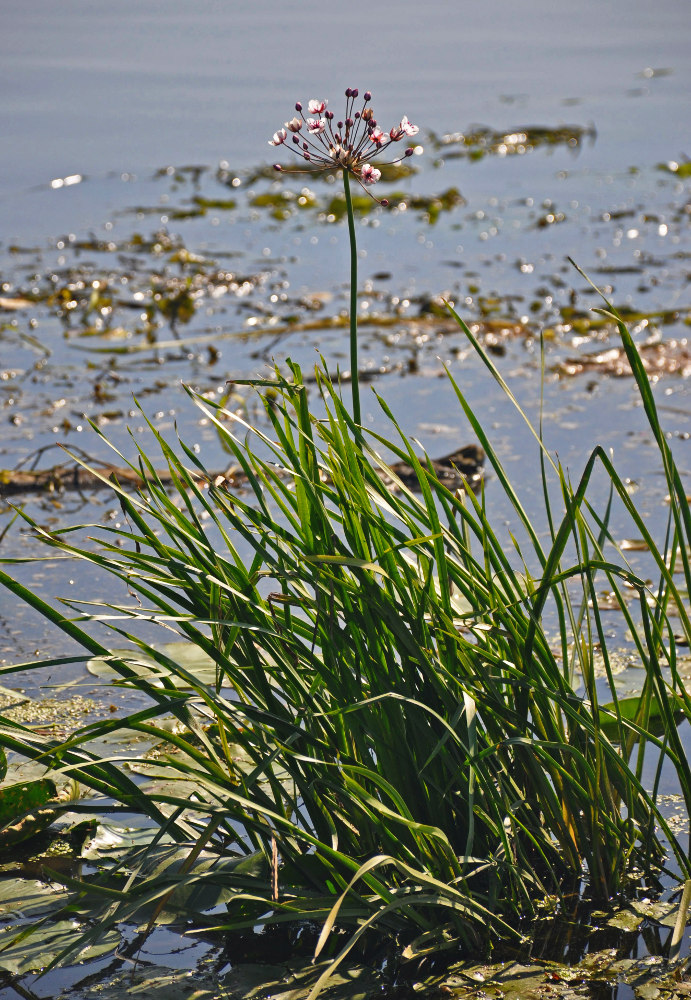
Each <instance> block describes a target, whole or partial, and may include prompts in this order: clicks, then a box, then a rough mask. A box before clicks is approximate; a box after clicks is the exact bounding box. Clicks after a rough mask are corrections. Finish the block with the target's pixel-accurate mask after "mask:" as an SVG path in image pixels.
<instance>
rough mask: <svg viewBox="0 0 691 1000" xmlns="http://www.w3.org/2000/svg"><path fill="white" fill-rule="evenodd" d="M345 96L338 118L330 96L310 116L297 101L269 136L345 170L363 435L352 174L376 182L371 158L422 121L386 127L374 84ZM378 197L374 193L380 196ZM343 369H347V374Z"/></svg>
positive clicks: (354, 357)
mask: <svg viewBox="0 0 691 1000" xmlns="http://www.w3.org/2000/svg"><path fill="white" fill-rule="evenodd" d="M345 96H346V105H345V115H344V116H343V120H342V121H334V119H335V115H334V113H333V111H327V104H328V101H321V100H312V101H310V102H309V103H308V105H307V115H308V117H305V115H304V113H303V108H302V104H300V102H299V101H298V103H297V104H296V105H295V110H296V112H297V115H295V116H294V117H293V118H291V120H290V121H289V122H286V123H285V125H284V126H283V128H280V129H279V130H278V132H274V135H273V138H272V139H269V145H270V146H285V147H286V148H287V149H290V150H291V151H292V152H293V153H295V155H296V156H299V157H300V159H301V160H303V161H306V162H307V163H308V164H309V166H308V167H306V168H305V169H306V170H308V171H315V172H316V171H319V170H333V169H334V168H336V169H340V170H341V171H342V174H343V191H344V194H345V203H346V215H347V217H348V234H349V237H350V383H351V387H352V390H353V420H354V422H355V424H356V426H357V428H358V430H357V434H358V441H359V440H360V426H361V417H360V382H359V368H358V336H357V243H356V238H355V217H354V214H353V201H352V198H351V195H350V177H351V176H353V177H354V178H355V180H356V181H357V182H358V184H360V185H362V186H363V187H364V188H365V189H366V188H368V187H370V186H371V185H372V184H376V183H377V181H378V180H379V179H380V178H381V170H379V169H378V167H375V166H373V165H372V163H371V160H372V159H374V157H375V156H378V155H379V154H380V153H382V152H383V151H384V150H385V149H388V147H389V146H391V145H392V144H393V143H397V142H400V141H401V140H402V139H404V138H412V137H413V136H414V135H417V134H418V132H419V131H420V130H419V128H418V127H417V125H413V124H412V123H411V122H409V121H408V119H407V118H405V117H403V118H401V121H400V123H399V124H398V125H394V126H393V128H391V129H390V130H389V131H388V132H384V131H383V129H382V128H381V126H380V125H379V124H378V122H377V119H376V118H375V117H374V111H373V110H372V106H371V104H370V101H371V100H372V95H371V93H370V92H369V90H366V91H365V93H364V95H363V98H362V104H360V102H359V101H358V90H357V87H355V88H352V87H348V89H347V90H346V92H345ZM356 107H357V110H356ZM412 153H413V147H412V146H410V147H408V148H407V149H406V150H405V152H404V153H403V155H402V156H399V157H398V158H397V159H395V160H392V161H389V162H391V163H400V162H401V161H402V160H403V159H405V157H406V156H411V155H412ZM274 168H275V169H276V170H282V169H283V167H282V166H281V164H280V163H276V164H274ZM368 193H369V192H368ZM377 200H378V199H376V198H375V201H377ZM379 204H380V205H388V202H387V200H386V199H385V198H382V199H381V200H380V201H379ZM344 375H345V373H342V377H343V376H344Z"/></svg>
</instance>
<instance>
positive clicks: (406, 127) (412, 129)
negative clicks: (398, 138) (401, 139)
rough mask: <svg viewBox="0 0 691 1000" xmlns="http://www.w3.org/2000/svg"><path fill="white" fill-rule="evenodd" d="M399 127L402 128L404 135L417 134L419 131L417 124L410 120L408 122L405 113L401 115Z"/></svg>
mask: <svg viewBox="0 0 691 1000" xmlns="http://www.w3.org/2000/svg"><path fill="white" fill-rule="evenodd" d="M401 128H402V129H403V131H404V132H405V134H406V135H411V136H412V135H417V134H418V132H419V131H420V129H419V128H418V127H417V125H413V124H412V123H411V122H409V121H408V119H407V118H406V116H405V115H403V117H402V118H401Z"/></svg>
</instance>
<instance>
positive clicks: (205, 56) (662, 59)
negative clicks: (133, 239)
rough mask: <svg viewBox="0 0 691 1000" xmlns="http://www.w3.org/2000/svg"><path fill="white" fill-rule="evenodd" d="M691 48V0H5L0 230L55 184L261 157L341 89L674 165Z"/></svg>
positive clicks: (19, 219)
mask: <svg viewBox="0 0 691 1000" xmlns="http://www.w3.org/2000/svg"><path fill="white" fill-rule="evenodd" d="M690 43H691V7H690V6H689V4H688V2H687V0H660V2H657V3H654V4H651V3H650V2H649V0H610V2H608V3H606V4H603V3H600V2H597V0H577V2H568V0H531V2H527V3H523V4H521V5H516V4H515V3H512V2H511V0H486V2H484V3H475V2H472V0H460V2H456V0H454V2H451V0H427V2H426V3H424V4H419V3H411V2H408V0H403V2H396V3H391V2H380V3H371V2H364V0H351V2H349V3H337V2H334V0H324V2H322V3H315V2H313V0H308V2H303V0H300V2H296V0H293V2H290V0H288V2H286V0H256V2H254V3H252V4H245V3H239V2H233V0H230V2H221V0H215V2H214V0H199V2H197V3H195V4H194V5H191V4H189V3H186V2H185V0H145V2H141V0H120V2H119V3H117V4H111V3H104V2H102V0H62V2H60V3H54V2H50V0H33V2H32V3H29V4H27V3H23V2H21V0H3V5H2V32H1V33H0V90H1V92H2V102H1V104H0V134H1V135H2V137H3V140H2V154H1V155H2V172H1V176H0V194H1V196H2V206H3V212H4V213H5V220H4V223H3V233H4V235H5V236H9V235H10V234H11V235H12V237H13V238H17V237H18V236H19V235H21V233H22V231H32V232H34V233H36V232H37V231H40V223H39V224H38V225H37V223H38V220H37V219H32V218H31V217H30V215H29V216H27V214H26V209H27V207H28V206H20V205H17V203H16V198H17V195H18V194H19V193H20V192H22V191H25V190H26V188H27V187H29V186H33V185H39V184H45V183H47V182H49V181H50V180H51V179H53V178H55V177H64V176H70V175H75V174H82V175H93V174H97V175H100V174H106V173H109V172H112V171H115V172H118V173H120V172H123V171H127V172H141V171H144V170H151V169H153V168H155V167H159V166H161V165H162V164H164V163H168V162H170V163H176V164H179V163H215V162H218V161H219V160H221V159H226V160H229V161H231V162H232V163H234V164H236V165H237V166H238V167H242V166H246V165H249V164H254V163H256V162H257V161H258V160H261V159H263V158H268V152H267V148H266V145H265V143H266V137H267V134H268V135H270V134H271V132H272V131H273V129H274V128H275V127H278V126H279V125H280V124H281V123H282V121H283V120H284V117H285V116H286V115H287V114H288V112H289V111H290V109H291V108H292V105H293V103H294V101H296V100H300V99H302V100H304V99H306V98H308V97H311V96H314V95H320V94H323V95H332V100H333V97H335V95H337V94H340V93H342V91H343V90H344V88H345V87H346V86H358V87H360V88H361V89H365V88H368V89H370V90H371V91H372V92H373V93H374V94H375V97H376V99H377V108H378V112H379V114H380V117H381V118H382V120H385V121H388V120H389V119H391V121H392V122H393V121H394V120H397V116H398V117H399V118H400V115H401V114H402V113H404V114H407V115H408V117H409V118H410V120H411V121H414V122H419V123H420V124H421V125H424V127H425V128H427V129H432V130H435V131H439V132H443V131H453V130H455V129H460V128H465V127H467V126H468V124H469V123H471V122H484V123H487V124H491V125H495V126H497V127H500V126H502V125H504V124H508V122H509V120H513V123H514V124H520V122H521V121H522V122H523V123H529V122H538V121H540V122H549V123H552V124H555V123H556V122H557V121H559V120H562V121H563V120H572V119H573V118H577V119H578V120H579V121H580V122H582V123H586V122H593V123H594V124H595V126H596V128H597V131H598V142H597V144H596V147H595V149H594V150H591V151H590V153H589V161H588V162H589V164H592V165H593V166H598V167H604V168H606V169H615V168H619V167H622V166H624V165H626V166H628V165H631V164H636V165H638V166H645V165H648V164H651V163H654V162H657V161H658V160H660V159H666V158H670V157H679V156H680V155H682V154H683V153H684V152H685V151H688V141H689V140H688V137H689V126H690V125H691V117H690V115H691V113H690V111H689V107H690V105H689V95H690V93H691V87H690V86H689V84H690V82H691V59H689V58H688V56H689V45H690ZM656 70H657V71H660V72H658V73H656V74H653V72H652V71H656ZM473 181H474V182H475V183H476V184H478V185H479V186H482V184H483V177H482V175H481V173H479V172H478V173H477V174H476V175H474V177H473ZM465 189H466V196H467V195H468V194H469V193H472V191H471V189H470V188H469V187H468V185H467V184H466V185H465ZM56 204H57V202H56ZM22 207H23V209H24V210H23V211H22ZM99 208H100V209H102V208H103V206H102V205H101V206H99ZM81 211H82V212H83V213H84V215H86V214H88V209H87V208H86V207H82V209H81Z"/></svg>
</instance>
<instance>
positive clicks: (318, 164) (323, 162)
mask: <svg viewBox="0 0 691 1000" xmlns="http://www.w3.org/2000/svg"><path fill="white" fill-rule="evenodd" d="M345 96H346V106H345V115H344V117H343V120H342V121H334V118H335V115H334V113H333V111H327V104H328V103H329V102H328V101H320V100H312V101H310V102H309V103H308V105H307V114H308V116H309V117H305V115H304V113H303V107H302V104H300V102H299V101H298V103H297V104H296V105H295V110H296V111H297V115H296V116H295V117H294V118H291V120H290V121H289V122H286V123H285V125H284V126H283V128H281V129H279V130H278V132H275V133H274V136H273V139H270V140H269V145H270V146H286V147H287V148H288V149H290V150H292V151H293V152H294V153H295V154H296V155H297V156H299V157H300V158H301V159H302V160H306V161H307V162H308V163H309V164H310V165H311V167H310V168H308V169H315V170H325V169H333V168H334V167H340V168H341V169H342V170H346V171H348V173H350V174H352V175H353V177H355V178H356V180H358V181H359V182H360V183H361V184H365V185H370V184H376V182H377V181H378V180H379V179H380V177H381V170H378V169H377V167H374V166H372V164H371V162H370V161H371V160H372V159H373V158H374V157H375V156H378V155H380V154H381V153H383V152H384V150H385V149H387V148H388V147H389V146H390V145H392V143H396V142H400V141H401V140H402V139H404V138H411V137H412V136H414V135H417V133H418V132H419V131H420V130H419V129H418V127H417V125H412V124H411V123H410V122H409V121H408V119H407V118H406V117H405V116H404V117H403V118H402V119H401V121H400V124H398V125H394V126H393V128H391V129H389V131H388V132H384V131H383V129H382V128H381V127H380V125H379V123H378V122H377V119H376V118H375V117H374V111H373V109H372V107H371V105H370V101H371V100H372V95H371V93H370V92H369V90H367V91H365V94H364V96H363V99H362V105H360V104H359V102H358V90H357V87H356V88H354V89H353V88H351V87H348V89H347V90H346V92H345ZM356 104H357V106H358V110H357V111H356V110H355V108H356ZM412 153H413V148H412V147H409V148H408V149H406V150H405V152H404V153H403V155H402V156H400V157H398V159H396V160H393V161H390V162H393V163H400V162H401V161H402V160H403V159H404V158H405V157H406V156H411V155H412ZM274 166H275V169H276V170H282V169H283V168H282V166H281V164H280V163H276V164H275V165H274ZM383 204H385V203H383Z"/></svg>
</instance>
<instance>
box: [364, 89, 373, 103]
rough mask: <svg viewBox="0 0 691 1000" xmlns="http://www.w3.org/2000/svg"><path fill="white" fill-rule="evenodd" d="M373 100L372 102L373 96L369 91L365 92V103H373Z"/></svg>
mask: <svg viewBox="0 0 691 1000" xmlns="http://www.w3.org/2000/svg"><path fill="white" fill-rule="evenodd" d="M371 100H372V94H371V93H370V91H369V90H366V91H365V102H367V101H371Z"/></svg>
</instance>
